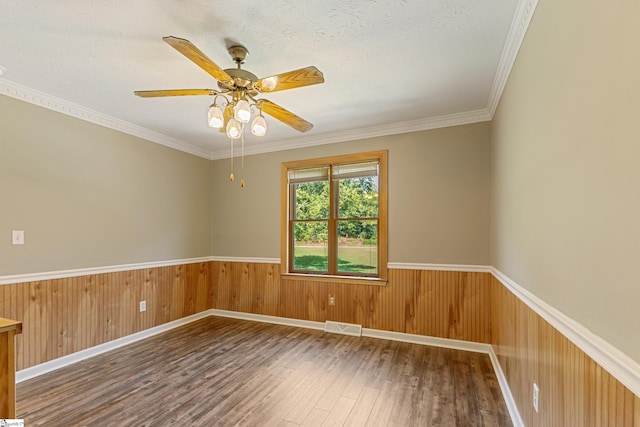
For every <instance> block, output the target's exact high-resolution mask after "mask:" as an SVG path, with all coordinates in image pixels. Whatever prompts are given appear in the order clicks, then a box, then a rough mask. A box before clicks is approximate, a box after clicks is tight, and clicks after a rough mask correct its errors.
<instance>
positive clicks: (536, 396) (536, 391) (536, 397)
mask: <svg viewBox="0 0 640 427" xmlns="http://www.w3.org/2000/svg"><path fill="white" fill-rule="evenodd" d="M539 399H540V389H538V385H537V384H536V383H533V409H535V410H536V414H537V413H538V401H539Z"/></svg>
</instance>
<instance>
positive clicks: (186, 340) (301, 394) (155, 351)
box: [17, 316, 512, 427]
mask: <svg viewBox="0 0 640 427" xmlns="http://www.w3.org/2000/svg"><path fill="white" fill-rule="evenodd" d="M17 413H18V416H19V417H20V418H24V419H25V425H28V426H44V425H46V426H65V427H66V426H118V427H120V426H177V425H180V426H230V425H242V426H298V425H301V426H483V425H484V426H510V425H512V424H511V420H510V418H509V414H508V411H507V408H506V406H505V403H504V400H503V398H502V394H501V392H500V388H499V386H498V382H497V380H496V377H495V374H494V372H493V369H492V367H491V362H490V360H489V357H488V356H487V355H484V354H478V353H472V352H464V351H457V350H449V349H442V348H436V347H429V346H423V345H417V344H407V343H401V342H395V341H386V340H379V339H373V338H363V337H360V338H357V337H349V336H343V335H335V334H328V333H323V332H322V331H315V330H309V329H301V328H294V327H289V326H281V325H272V324H267V323H259V322H250V321H243V320H236V319H228V318H221V317H213V316H212V317H208V318H206V319H202V320H199V321H196V322H193V323H191V324H189V325H186V326H183V327H181V328H177V329H174V330H172V331H169V332H166V333H163V334H161V335H157V336H155V337H151V338H148V339H146V340H143V341H140V342H137V343H134V344H131V345H129V346H127V347H124V348H121V349H117V350H114V351H111V352H109V353H105V354H103V355H99V356H96V357H93V358H91V359H89V360H85V361H82V362H79V363H76V364H74V365H72V366H69V367H66V368H62V369H59V370H57V371H55V372H52V373H49V374H45V375H42V376H40V377H37V378H35V379H32V380H29V381H26V382H23V383H20V384H18V386H17Z"/></svg>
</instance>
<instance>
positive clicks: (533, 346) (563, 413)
mask: <svg viewBox="0 0 640 427" xmlns="http://www.w3.org/2000/svg"><path fill="white" fill-rule="evenodd" d="M491 288H492V292H491V302H492V304H491V312H492V335H493V341H492V344H493V348H494V351H495V353H496V355H497V357H498V360H499V362H500V366H501V368H502V371H503V373H504V376H505V377H506V380H507V382H508V384H509V388H510V390H511V394H512V396H513V399H514V401H515V403H516V405H517V407H518V411H519V413H520V417H521V418H522V421H523V423H524V425H526V426H636V427H638V426H640V397H638V396H636V395H635V394H634V393H633V392H632V391H631V390H629V389H628V388H626V387H625V386H624V385H623V384H621V383H620V382H619V381H618V380H616V378H614V377H613V376H612V375H610V374H609V373H608V372H607V371H606V370H604V369H603V368H602V367H601V366H600V365H599V364H598V363H596V362H595V361H594V360H593V359H592V358H591V357H589V356H588V355H587V354H585V353H584V352H583V351H582V350H581V349H580V348H578V347H577V346H576V345H575V344H574V343H572V342H571V341H569V339H567V338H566V337H565V336H564V335H563V334H561V333H560V332H559V331H558V330H557V329H556V328H555V327H553V326H552V325H550V324H549V323H548V322H547V321H546V320H544V319H543V318H542V317H541V316H540V315H538V314H537V313H536V312H535V311H534V310H532V309H531V308H529V307H528V306H527V305H526V304H525V303H524V302H523V301H522V300H520V299H519V298H518V297H516V295H514V294H513V293H512V292H511V290H509V289H507V287H506V286H504V285H503V284H502V283H501V282H500V281H499V280H498V279H497V278H495V277H494V276H492V277H491ZM533 383H536V384H537V386H538V388H539V390H540V391H539V403H538V412H536V411H535V410H534V409H533V404H532V402H533Z"/></svg>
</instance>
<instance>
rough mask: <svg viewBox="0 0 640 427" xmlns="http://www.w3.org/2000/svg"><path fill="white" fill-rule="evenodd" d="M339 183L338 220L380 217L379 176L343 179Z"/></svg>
mask: <svg viewBox="0 0 640 427" xmlns="http://www.w3.org/2000/svg"><path fill="white" fill-rule="evenodd" d="M338 182H339V185H338V199H339V203H338V218H377V217H378V177H377V176H365V177H359V178H348V179H341V180H339V181H338Z"/></svg>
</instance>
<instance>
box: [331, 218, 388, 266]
mask: <svg viewBox="0 0 640 427" xmlns="http://www.w3.org/2000/svg"><path fill="white" fill-rule="evenodd" d="M337 226H338V272H340V273H350V274H371V275H376V274H378V221H377V220H362V221H338V223H337Z"/></svg>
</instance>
